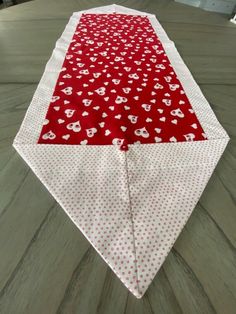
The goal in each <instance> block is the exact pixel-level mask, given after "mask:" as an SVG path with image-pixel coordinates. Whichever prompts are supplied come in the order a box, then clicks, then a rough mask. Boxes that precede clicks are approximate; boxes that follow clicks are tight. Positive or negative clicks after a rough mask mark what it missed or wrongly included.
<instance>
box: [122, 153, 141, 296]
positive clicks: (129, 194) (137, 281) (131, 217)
mask: <svg viewBox="0 0 236 314" xmlns="http://www.w3.org/2000/svg"><path fill="white" fill-rule="evenodd" d="M124 156H125V172H126V182H127V191H128V198H129V210H130V220H131V226H132V235H133V249H134V258H135V260H134V265H135V273H136V283H137V290H138V293H139V294H140V295H141V294H142V293H141V291H140V288H139V277H138V266H137V254H136V253H137V252H136V244H135V231H134V215H133V210H132V207H133V206H132V201H131V191H130V178H129V170H128V160H127V152H126V151H125V152H124Z"/></svg>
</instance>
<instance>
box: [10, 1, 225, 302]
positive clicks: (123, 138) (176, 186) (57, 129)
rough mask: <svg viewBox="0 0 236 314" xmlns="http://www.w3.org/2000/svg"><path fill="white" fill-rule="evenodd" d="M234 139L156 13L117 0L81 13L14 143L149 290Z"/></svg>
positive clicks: (75, 216) (123, 270) (125, 271)
mask: <svg viewBox="0 0 236 314" xmlns="http://www.w3.org/2000/svg"><path fill="white" fill-rule="evenodd" d="M228 140H229V138H228V136H227V134H226V132H225V131H224V129H223V128H222V127H221V125H220V124H219V122H218V121H217V119H216V117H215V115H214V113H213V112H212V110H211V108H210V106H209V104H208V102H207V101H206V99H205V98H204V96H203V95H202V93H201V91H200V89H199V87H198V86H197V84H196V83H195V81H194V79H193V78H192V76H191V74H190V72H189V70H188V69H187V67H186V65H185V64H184V63H183V61H182V59H181V57H180V56H179V54H178V52H177V50H176V48H175V46H174V43H173V42H172V41H171V40H170V39H169V38H168V36H167V35H166V33H165V31H164V30H163V28H162V27H161V25H160V24H159V22H158V21H157V19H156V17H155V16H154V15H152V14H148V13H144V12H140V11H136V10H132V9H128V8H125V7H122V6H117V5H111V6H105V7H100V8H95V9H90V10H86V11H80V12H76V13H74V14H73V15H72V17H71V18H70V21H69V23H68V24H67V26H66V28H65V31H64V32H63V34H62V36H61V38H60V39H59V40H58V41H57V43H56V47H55V49H54V51H53V54H52V56H51V58H50V60H49V61H48V63H47V66H46V68H45V72H44V74H43V76H42V79H41V80H40V83H39V85H38V87H37V90H36V92H35V94H34V97H33V100H32V102H31V104H30V106H29V109H28V111H27V113H26V116H25V118H24V121H23V123H22V126H21V128H20V130H19V132H18V134H17V136H16V138H15V140H14V143H13V145H14V147H15V149H16V150H17V151H18V152H19V154H20V155H21V156H22V157H23V158H24V159H25V161H26V162H27V163H28V164H29V166H30V167H31V169H32V170H33V171H34V172H35V174H36V175H37V176H38V177H39V179H40V180H41V181H42V183H43V184H44V185H45V186H46V187H47V189H48V190H49V192H50V193H51V194H52V195H53V196H54V198H55V199H56V200H57V202H58V203H59V204H60V205H61V206H62V208H63V209H64V210H65V212H66V213H67V214H68V215H69V217H70V218H71V219H72V221H73V222H74V223H75V224H76V225H77V226H78V228H79V229H80V230H81V231H82V232H83V234H84V235H85V237H86V238H87V239H88V240H89V241H90V243H91V244H92V245H93V246H94V248H95V249H96V250H97V251H98V253H99V254H100V255H101V256H102V257H103V259H104V260H105V261H106V262H107V264H108V265H109V266H110V267H111V269H112V270H113V271H114V273H115V274H116V275H117V276H118V277H119V278H120V280H121V281H122V282H123V283H124V284H125V286H126V287H127V288H128V289H129V290H130V291H131V292H132V293H133V294H134V295H135V296H136V297H137V298H140V297H142V296H143V294H144V293H145V291H146V289H147V288H148V286H149V284H150V283H151V281H152V279H153V278H154V276H155V275H156V273H157V272H158V270H159V268H160V267H161V265H162V263H163V262H164V260H165V258H166V256H167V254H168V252H169V250H170V249H171V247H172V246H173V244H174V242H175V240H176V238H177V237H178V235H179V233H180V232H181V230H182V228H183V227H184V225H185V223H186V221H187V220H188V218H189V216H190V214H191V212H192V210H193V208H194V206H195V204H196V203H197V201H198V199H199V197H200V195H201V193H202V191H203V189H204V187H205V186H206V184H207V181H208V180H209V178H210V176H211V174H212V172H213V170H214V168H215V166H216V164H217V162H218V160H219V158H220V156H221V155H222V153H223V151H224V149H225V146H226V145H227V142H228Z"/></svg>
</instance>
